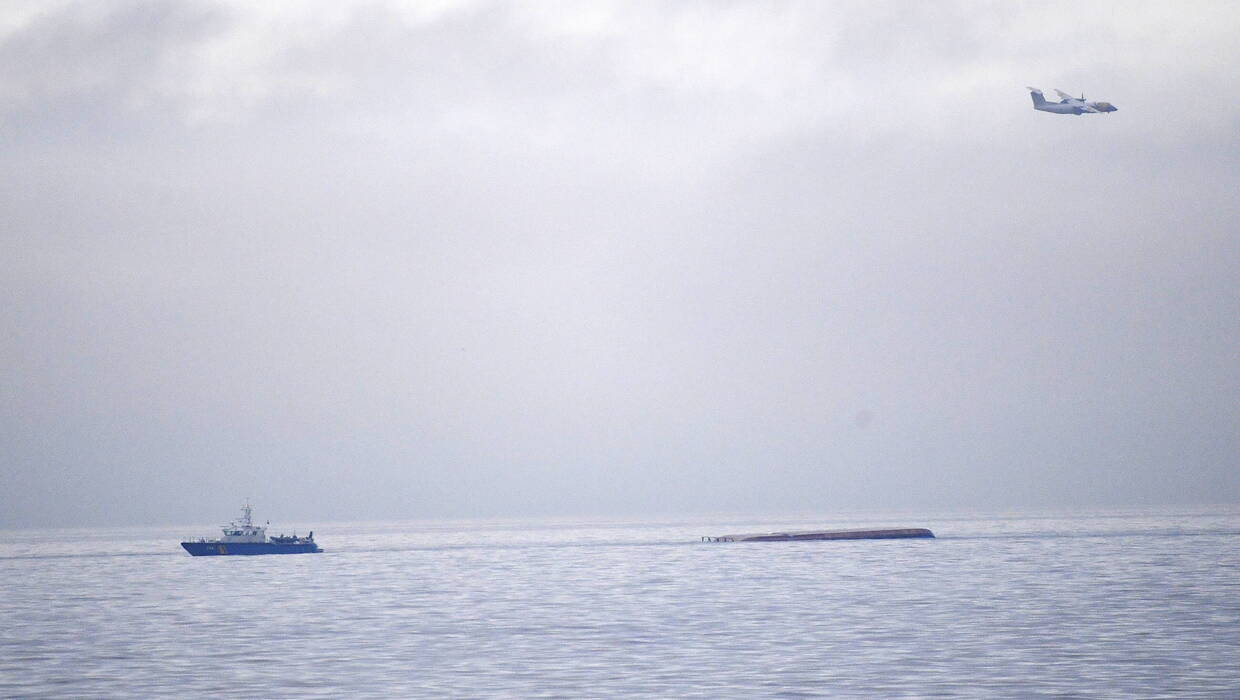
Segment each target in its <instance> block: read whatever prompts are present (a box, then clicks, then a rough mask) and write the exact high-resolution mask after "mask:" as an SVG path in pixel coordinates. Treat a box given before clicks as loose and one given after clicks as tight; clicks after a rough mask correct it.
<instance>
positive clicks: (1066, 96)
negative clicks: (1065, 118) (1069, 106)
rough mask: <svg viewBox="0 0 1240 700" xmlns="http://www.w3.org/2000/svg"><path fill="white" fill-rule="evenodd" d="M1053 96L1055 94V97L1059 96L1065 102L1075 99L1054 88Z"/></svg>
mask: <svg viewBox="0 0 1240 700" xmlns="http://www.w3.org/2000/svg"><path fill="white" fill-rule="evenodd" d="M1055 94H1056V95H1059V96H1060V97H1062V98H1064V99H1065V100H1075V99H1076V98H1075V97H1073V96H1072V95H1069V94H1068V93H1066V92H1064V91H1063V90H1060V89H1059V88H1055Z"/></svg>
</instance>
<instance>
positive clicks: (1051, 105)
mask: <svg viewBox="0 0 1240 700" xmlns="http://www.w3.org/2000/svg"><path fill="white" fill-rule="evenodd" d="M1055 94H1057V95H1059V96H1060V97H1061V98H1063V99H1062V100H1060V101H1059V102H1050V101H1048V100H1047V99H1046V96H1045V95H1043V94H1042V91H1041V90H1039V89H1038V88H1035V87H1031V88H1029V95H1030V96H1031V97H1032V98H1033V108H1034V109H1036V110H1038V111H1040V112H1054V113H1055V114H1105V113H1107V112H1114V111H1116V110H1118V109H1119V108H1118V107H1116V106H1115V105H1113V104H1111V103H1110V102H1095V101H1087V100H1086V99H1085V95H1084V93H1082V94H1081V96H1080V97H1079V98H1077V97H1073V96H1072V95H1069V94H1068V93H1066V92H1064V91H1063V90H1055Z"/></svg>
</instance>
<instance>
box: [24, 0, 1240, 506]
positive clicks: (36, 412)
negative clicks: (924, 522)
mask: <svg viewBox="0 0 1240 700" xmlns="http://www.w3.org/2000/svg"><path fill="white" fill-rule="evenodd" d="M1238 34H1240V7H1238V6H1237V5H1236V4H1235V3H1234V2H1182V3H1166V2H1148V3H1143V2H1114V3H1097V2H1039V3H1013V2H993V3H992V2H943V3H934V4H932V5H929V4H927V5H919V4H911V3H905V2H870V1H865V2H700V3H699V2H684V3H671V2H562V3H561V2H522V3H496V2H477V1H472V0H471V1H464V2H454V1H452V0H443V1H428V2H411V3H402V2H339V1H331V2H307V1H300V2H264V3H251V2H247V1H240V0H239V1H237V2H224V1H208V0H177V1H165V0H142V1H137V2H131V1H128V0H116V1H114V2H106V3H100V2H63V1H58V0H37V1H27V0H5V1H4V2H3V3H0V139H2V140H0V149H2V152H3V158H0V292H2V293H3V298H4V300H5V302H4V303H3V304H0V527H49V526H88V525H129V524H165V523H166V524H172V523H186V522H212V521H213V520H221V519H224V518H226V517H229V516H231V515H234V514H235V511H236V510H237V507H238V506H239V505H240V503H241V502H242V501H243V500H245V499H247V498H248V499H250V500H251V501H252V502H253V503H254V504H255V508H256V513H257V514H258V515H259V517H264V518H270V519H272V520H280V521H285V522H288V521H290V520H301V521H307V520H309V521H319V522H323V521H330V520H371V519H389V518H454V517H461V518H488V517H526V516H531V517H534V516H561V515H562V516H574V517H575V516H629V515H634V516H641V515H646V514H651V515H653V514H659V515H675V514H680V513H714V512H762V513H781V512H794V511H795V512H818V513H832V512H839V511H853V510H867V511H883V510H921V511H938V510H981V511H987V512H993V511H999V510H1010V509H1086V508H1096V507H1129V506H1133V507H1141V506H1158V505H1187V504H1214V503H1237V502H1240V476H1237V474H1238V472H1240V197H1238V196H1237V194H1236V193H1237V191H1238V190H1240V188H1238V185H1240V138H1237V134H1238V133H1240V81H1238V80H1237V79H1236V78H1237V76H1240V43H1237V42H1236V41H1235V37H1236V36H1237V35H1238ZM1026 86H1037V87H1040V88H1042V89H1043V90H1045V91H1046V92H1047V94H1048V95H1053V93H1052V92H1051V91H1052V89H1053V88H1061V89H1063V90H1065V91H1069V92H1071V93H1073V94H1077V95H1079V94H1082V93H1083V94H1085V95H1086V96H1087V97H1088V98H1089V99H1102V100H1107V101H1110V102H1112V103H1113V104H1115V105H1116V106H1117V107H1118V108H1119V109H1118V111H1117V112H1115V113H1112V114H1098V115H1084V116H1071V115H1056V114H1048V113H1042V112H1035V111H1034V110H1033V109H1032V104H1031V101H1030V97H1029V94H1028V91H1027V90H1026Z"/></svg>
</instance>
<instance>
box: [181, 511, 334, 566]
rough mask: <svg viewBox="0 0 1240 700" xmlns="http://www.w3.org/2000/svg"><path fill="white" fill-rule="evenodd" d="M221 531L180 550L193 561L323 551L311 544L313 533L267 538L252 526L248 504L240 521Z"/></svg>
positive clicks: (262, 528)
mask: <svg viewBox="0 0 1240 700" xmlns="http://www.w3.org/2000/svg"><path fill="white" fill-rule="evenodd" d="M222 528H223V530H224V536H223V537H221V538H219V539H215V540H209V539H206V538H205V537H200V538H198V539H196V540H188V541H185V542H182V543H181V546H182V547H184V548H185V551H187V552H189V553H190V554H192V555H194V556H196V557H209V556H220V555H221V554H313V553H317V552H321V551H323V550H322V549H320V548H319V546H318V545H317V544H315V543H314V530H311V531H310V534H309V535H306V536H305V537H298V536H297V535H296V533H294V534H293V535H290V536H285V535H277V536H272V537H267V528H266V527H263V526H259V525H255V524H254V521H253V520H251V518H250V502H249V501H246V504H245V505H244V506H242V508H241V519H240V520H234V521H232V522H231V523H229V524H227V525H224V526H222Z"/></svg>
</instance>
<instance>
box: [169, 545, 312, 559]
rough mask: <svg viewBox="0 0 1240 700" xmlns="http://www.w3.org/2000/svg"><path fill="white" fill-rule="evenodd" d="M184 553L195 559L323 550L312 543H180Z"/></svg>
mask: <svg viewBox="0 0 1240 700" xmlns="http://www.w3.org/2000/svg"><path fill="white" fill-rule="evenodd" d="M181 546H182V547H184V548H185V551H187V552H189V553H190V554H192V555H194V556H196V557H218V556H229V555H242V556H244V555H254V554H317V553H319V552H322V551H323V550H321V549H319V546H318V545H316V544H315V543H313V542H303V543H298V544H273V543H271V542H182V543H181Z"/></svg>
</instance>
